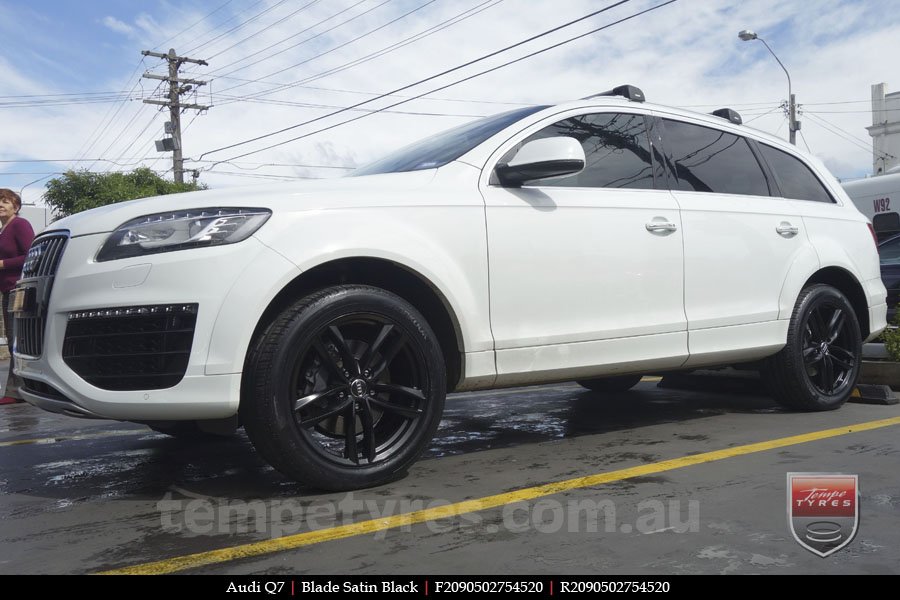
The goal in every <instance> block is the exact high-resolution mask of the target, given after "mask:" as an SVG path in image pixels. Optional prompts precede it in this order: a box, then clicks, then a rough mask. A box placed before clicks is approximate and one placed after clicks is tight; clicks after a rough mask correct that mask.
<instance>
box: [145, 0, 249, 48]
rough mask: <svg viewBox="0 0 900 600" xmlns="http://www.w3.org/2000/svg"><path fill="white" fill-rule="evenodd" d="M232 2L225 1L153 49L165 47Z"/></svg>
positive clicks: (229, 0)
mask: <svg viewBox="0 0 900 600" xmlns="http://www.w3.org/2000/svg"><path fill="white" fill-rule="evenodd" d="M232 2H234V0H228V1H227V2H225V4H222V5H220V6H219V7H218V8H217V9H215V10H213V11H212V12H211V13H209V14H207V15H206V16H205V17H203V18H201V19H200V20H199V21H196V22H194V23H192V24H190V25H188V26H187V27H185V28H184V29H182V30H181V31H179V32H178V33H176V34H175V35H173V36H172V37H170V38H169V39H167V40H166V41H164V42H160V43H159V44H157V45H156V46H154V47H153V49H154V50H155V49H157V48H163V47H165V45H166V44H168V43H169V42H171V41H172V40H174V39H175V38H177V37H178V36H180V35H181V34H183V33H186V32H187V31H190V30H191V29H193V28H194V27H196V26H197V25H199V24H200V23H202V22H203V21H205V20H207V19H208V18H210V17H211V16H213V15H214V14H216V13H217V12H219V11H220V10H222V9H223V8H225V7H226V6H228V5H229V4H231V3H232Z"/></svg>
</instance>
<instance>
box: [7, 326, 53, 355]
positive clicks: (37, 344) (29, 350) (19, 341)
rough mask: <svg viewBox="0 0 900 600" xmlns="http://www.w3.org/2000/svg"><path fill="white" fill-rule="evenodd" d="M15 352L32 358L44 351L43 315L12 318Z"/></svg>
mask: <svg viewBox="0 0 900 600" xmlns="http://www.w3.org/2000/svg"><path fill="white" fill-rule="evenodd" d="M13 322H14V323H13V327H14V329H15V340H16V341H15V344H16V353H18V354H24V355H25V356H31V357H34V358H37V357H39V356H40V355H41V354H43V352H44V323H45V322H46V319H45V317H19V316H16V317H15V318H14V319H13Z"/></svg>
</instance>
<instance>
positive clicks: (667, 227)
mask: <svg viewBox="0 0 900 600" xmlns="http://www.w3.org/2000/svg"><path fill="white" fill-rule="evenodd" d="M645 227H646V228H647V231H675V230H676V229H678V226H677V225H675V223H669V222H666V221H653V222H651V223H647V225H645Z"/></svg>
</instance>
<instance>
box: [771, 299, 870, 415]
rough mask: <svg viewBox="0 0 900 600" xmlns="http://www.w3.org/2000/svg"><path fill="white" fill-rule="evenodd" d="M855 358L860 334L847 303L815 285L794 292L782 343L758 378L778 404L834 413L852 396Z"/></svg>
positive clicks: (857, 361) (857, 366) (856, 371)
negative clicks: (786, 329) (791, 310)
mask: <svg viewBox="0 0 900 600" xmlns="http://www.w3.org/2000/svg"><path fill="white" fill-rule="evenodd" d="M861 357H862V336H861V333H860V329H859V321H858V320H857V318H856V313H855V312H854V310H853V307H852V306H851V305H850V302H849V301H848V300H847V298H846V296H844V295H843V294H842V293H841V292H840V291H838V290H837V289H835V288H833V287H831V286H829V285H823V284H816V285H812V286H809V287H807V288H805V289H804V290H803V291H802V292H801V293H800V297H799V298H798V299H797V303H796V305H795V306H794V312H793V314H792V315H791V321H790V325H789V327H788V336H787V344H786V345H785V347H784V348H782V350H781V351H780V352H779V353H778V354H776V355H775V356H773V357H771V358H769V359H767V361H766V363H765V365H764V367H763V376H764V378H765V379H766V383H767V386H768V388H769V390H770V392H771V393H772V395H773V396H774V398H775V401H776V402H778V403H779V404H781V405H782V406H785V407H788V408H792V409H796V410H806V411H822V410H834V409H836V408H839V407H840V406H841V405H843V404H844V402H846V401H847V399H848V398H849V397H850V394H851V393H852V392H853V388H854V387H855V386H856V380H857V379H858V377H859V369H860V360H861Z"/></svg>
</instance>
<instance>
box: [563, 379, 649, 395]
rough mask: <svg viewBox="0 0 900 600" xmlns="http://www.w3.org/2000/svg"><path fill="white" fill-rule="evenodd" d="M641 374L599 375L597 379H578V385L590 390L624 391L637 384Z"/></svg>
mask: <svg viewBox="0 0 900 600" xmlns="http://www.w3.org/2000/svg"><path fill="white" fill-rule="evenodd" d="M641 377H642V376H641V375H620V376H618V377H601V378H599V379H580V380H578V385H580V386H581V387H583V388H587V389H589V390H591V391H592V392H606V393H612V392H626V391H628V390H630V389H631V388H633V387H634V386H636V385H637V383H638V382H639V381H640V380H641Z"/></svg>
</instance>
